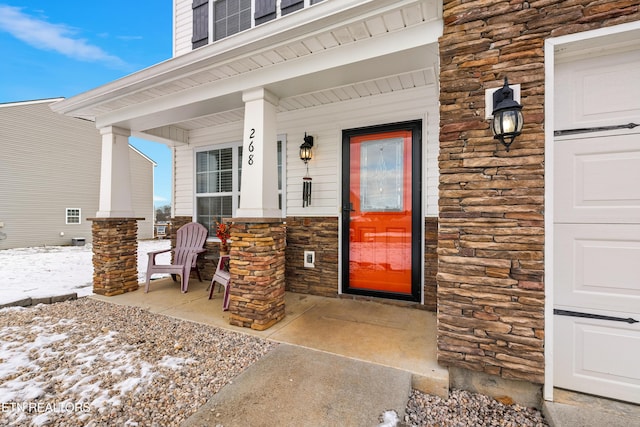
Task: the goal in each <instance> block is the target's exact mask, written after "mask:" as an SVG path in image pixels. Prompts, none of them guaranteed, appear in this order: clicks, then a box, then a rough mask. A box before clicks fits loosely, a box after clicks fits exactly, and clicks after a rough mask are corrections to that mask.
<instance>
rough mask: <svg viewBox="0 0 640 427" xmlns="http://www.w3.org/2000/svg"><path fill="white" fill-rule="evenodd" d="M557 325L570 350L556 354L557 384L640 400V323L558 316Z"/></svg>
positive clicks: (616, 397) (558, 385)
mask: <svg viewBox="0 0 640 427" xmlns="http://www.w3.org/2000/svg"><path fill="white" fill-rule="evenodd" d="M609 314H611V313H609ZM618 314H620V313H618ZM554 325H555V328H556V334H555V336H556V343H555V345H556V346H559V347H561V348H565V349H567V350H566V351H565V352H563V353H556V355H555V359H554V364H555V369H554V372H555V375H554V377H555V378H554V385H555V386H556V387H561V388H569V389H573V390H576V391H583V392H586V393H594V392H595V391H597V394H600V395H605V396H608V397H610V398H614V399H620V400H625V401H629V402H634V403H640V365H638V363H637V355H638V354H640V335H639V332H640V327H638V326H637V325H638V324H635V325H628V324H626V323H614V322H608V321H602V320H595V319H581V318H572V317H565V316H555V317H554ZM559 337H561V338H559ZM558 339H561V340H563V342H558V341H557V340H558Z"/></svg>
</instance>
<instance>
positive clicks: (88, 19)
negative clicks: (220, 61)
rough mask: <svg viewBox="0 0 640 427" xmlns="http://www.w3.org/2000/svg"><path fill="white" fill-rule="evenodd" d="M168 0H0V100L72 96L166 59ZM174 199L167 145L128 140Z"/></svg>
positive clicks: (164, 200) (159, 200) (158, 190)
mask: <svg viewBox="0 0 640 427" xmlns="http://www.w3.org/2000/svg"><path fill="white" fill-rule="evenodd" d="M171 14H172V2H171V0H137V1H131V0H108V1H94V2H86V1H79V0H55V1H52V0H20V1H18V0H0V52H1V53H2V61H0V103H6V102H18V101H27V100H35V99H44V98H58V97H65V98H69V97H72V96H74V95H77V94H79V93H82V92H86V91H88V90H90V89H93V88H96V87H98V86H101V85H103V84H106V83H109V82H110V81H113V80H116V79H119V78H121V77H124V76H126V75H128V74H131V73H134V72H136V71H139V70H141V69H143V68H146V67H149V66H151V65H153V64H156V63H158V62H161V61H164V60H166V59H169V58H170V57H171V53H172V16H171ZM130 142H131V144H132V145H134V146H135V147H136V148H137V149H139V150H140V151H142V152H143V153H144V154H146V155H147V156H148V157H150V158H151V159H152V160H154V161H155V162H156V163H157V164H158V166H157V167H156V169H155V188H154V203H155V205H156V206H162V205H165V204H169V203H170V202H171V200H170V199H171V151H170V150H169V148H168V147H167V146H166V145H163V144H158V143H152V142H148V141H145V140H141V139H137V138H131V139H130Z"/></svg>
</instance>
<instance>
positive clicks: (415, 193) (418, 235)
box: [341, 120, 424, 302]
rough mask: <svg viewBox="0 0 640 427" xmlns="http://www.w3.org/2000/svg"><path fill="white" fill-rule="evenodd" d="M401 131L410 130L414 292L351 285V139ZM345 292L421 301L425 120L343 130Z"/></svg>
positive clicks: (412, 289)
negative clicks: (366, 288) (398, 291)
mask: <svg viewBox="0 0 640 427" xmlns="http://www.w3.org/2000/svg"><path fill="white" fill-rule="evenodd" d="M398 130H408V131H411V178H412V181H411V294H404V293H394V292H381V291H372V290H363V289H352V288H350V287H349V249H350V248H349V242H350V240H349V230H350V215H351V209H350V205H349V203H350V199H349V188H350V182H351V176H350V159H351V157H350V154H351V146H350V141H351V138H352V137H354V136H361V135H369V134H372V133H381V132H390V131H398ZM341 201H342V203H341V210H342V243H341V247H342V278H341V279H342V292H343V293H347V294H354V295H366V296H372V297H379V298H388V299H396V300H404V301H416V302H420V301H421V296H422V295H421V294H422V292H421V286H420V285H421V282H422V270H423V269H424V262H423V261H422V250H421V248H422V120H412V121H407V122H397V123H390V124H384V125H377V126H367V127H362V128H355V129H346V130H343V131H342V195H341Z"/></svg>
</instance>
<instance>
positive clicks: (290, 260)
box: [286, 217, 338, 297]
mask: <svg viewBox="0 0 640 427" xmlns="http://www.w3.org/2000/svg"><path fill="white" fill-rule="evenodd" d="M304 251H315V253H316V259H315V268H305V267H304ZM286 260H287V264H286V289H287V291H291V292H299V293H303V294H311V295H320V296H324V297H336V296H338V218H337V217H287V251H286Z"/></svg>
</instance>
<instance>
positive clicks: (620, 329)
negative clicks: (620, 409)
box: [549, 33, 640, 403]
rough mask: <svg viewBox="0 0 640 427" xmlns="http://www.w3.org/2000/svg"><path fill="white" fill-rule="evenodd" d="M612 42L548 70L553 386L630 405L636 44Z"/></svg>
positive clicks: (638, 82) (634, 370) (639, 165)
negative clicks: (551, 92)
mask: <svg viewBox="0 0 640 427" xmlns="http://www.w3.org/2000/svg"><path fill="white" fill-rule="evenodd" d="M620 37H622V39H624V40H626V41H629V42H631V43H630V44H628V45H624V47H623V46H622V45H621V44H620V45H619V44H618V43H619V42H620V40H617V41H616V39H614V38H612V39H607V38H605V37H602V38H601V37H598V38H596V40H597V42H598V43H602V44H601V45H600V47H601V48H602V50H600V51H599V53H598V54H591V53H589V54H587V53H586V52H582V53H581V55H579V56H578V55H577V56H574V57H564V58H563V59H562V60H561V61H558V62H555V63H554V66H555V68H554V85H553V90H554V102H553V111H554V130H555V131H562V130H564V131H569V130H570V131H571V132H558V133H556V138H555V139H554V141H553V144H552V147H549V148H550V149H552V150H553V155H552V159H553V189H552V190H553V218H554V219H553V222H554V225H553V234H554V238H553V263H552V264H551V265H552V266H553V280H552V282H553V283H552V288H553V300H554V302H553V308H554V315H553V337H554V345H553V379H554V386H556V387H562V388H567V389H571V390H576V391H579V392H584V393H589V394H595V395H600V396H605V397H609V398H613V399H620V400H625V401H630V402H634V403H640V361H639V359H638V357H639V356H638V355H639V354H640V323H633V321H632V320H629V319H635V320H640V131H639V129H640V128H638V127H635V128H634V127H632V126H630V127H624V125H628V124H629V123H636V124H640V42H639V40H640V39H638V38H637V37H636V36H634V35H631V34H622V33H621V34H620ZM592 41H594V40H590V41H589V43H590V42H592ZM585 43H586V41H585ZM609 43H610V44H609ZM585 46H586V44H585ZM605 46H606V47H605ZM629 321H631V322H632V323H627V322H629Z"/></svg>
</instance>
